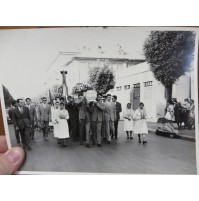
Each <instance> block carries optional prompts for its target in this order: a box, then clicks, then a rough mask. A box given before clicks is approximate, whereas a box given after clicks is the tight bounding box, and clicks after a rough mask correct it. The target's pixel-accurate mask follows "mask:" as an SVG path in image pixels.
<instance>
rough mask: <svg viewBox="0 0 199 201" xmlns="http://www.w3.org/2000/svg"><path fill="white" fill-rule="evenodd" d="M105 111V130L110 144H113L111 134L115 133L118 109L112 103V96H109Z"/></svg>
mask: <svg viewBox="0 0 199 201" xmlns="http://www.w3.org/2000/svg"><path fill="white" fill-rule="evenodd" d="M104 105H105V111H104V120H105V129H106V137H107V140H108V144H111V133H114V130H115V129H114V121H116V119H117V118H116V107H115V104H114V103H113V102H111V94H107V97H106V102H105V103H104Z"/></svg>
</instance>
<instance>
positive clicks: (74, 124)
mask: <svg viewBox="0 0 199 201" xmlns="http://www.w3.org/2000/svg"><path fill="white" fill-rule="evenodd" d="M66 109H67V110H68V113H69V117H70V118H69V120H68V126H69V132H70V136H71V137H72V138H73V141H74V142H75V141H77V140H78V137H79V110H78V106H77V104H76V103H75V102H74V98H73V97H71V96H68V102H67V103H66Z"/></svg>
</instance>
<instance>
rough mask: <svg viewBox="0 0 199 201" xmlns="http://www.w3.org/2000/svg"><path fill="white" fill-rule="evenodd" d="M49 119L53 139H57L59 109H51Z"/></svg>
mask: <svg viewBox="0 0 199 201" xmlns="http://www.w3.org/2000/svg"><path fill="white" fill-rule="evenodd" d="M51 119H52V125H53V133H54V137H58V132H59V131H58V119H59V109H55V108H51Z"/></svg>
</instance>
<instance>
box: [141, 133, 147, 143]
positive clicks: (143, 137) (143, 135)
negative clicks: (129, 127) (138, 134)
mask: <svg viewBox="0 0 199 201" xmlns="http://www.w3.org/2000/svg"><path fill="white" fill-rule="evenodd" d="M145 137H146V135H145V134H142V139H143V144H146V143H147V141H146V140H145Z"/></svg>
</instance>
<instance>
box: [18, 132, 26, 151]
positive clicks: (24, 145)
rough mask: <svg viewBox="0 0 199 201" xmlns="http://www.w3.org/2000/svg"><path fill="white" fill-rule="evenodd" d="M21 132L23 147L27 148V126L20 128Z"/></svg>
mask: <svg viewBox="0 0 199 201" xmlns="http://www.w3.org/2000/svg"><path fill="white" fill-rule="evenodd" d="M19 133H20V135H21V142H22V145H23V148H24V149H26V148H27V142H26V137H25V128H24V129H20V130H19Z"/></svg>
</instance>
